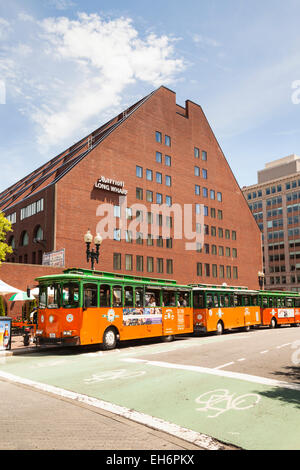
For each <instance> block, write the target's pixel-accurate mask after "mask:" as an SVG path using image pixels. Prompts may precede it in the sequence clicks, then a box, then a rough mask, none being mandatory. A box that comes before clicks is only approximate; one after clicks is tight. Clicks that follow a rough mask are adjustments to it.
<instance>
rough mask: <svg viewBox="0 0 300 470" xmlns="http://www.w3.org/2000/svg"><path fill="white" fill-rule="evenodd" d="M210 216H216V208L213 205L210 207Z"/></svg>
mask: <svg viewBox="0 0 300 470" xmlns="http://www.w3.org/2000/svg"><path fill="white" fill-rule="evenodd" d="M210 216H211V217H212V218H213V219H215V218H216V209H214V207H211V209H210Z"/></svg>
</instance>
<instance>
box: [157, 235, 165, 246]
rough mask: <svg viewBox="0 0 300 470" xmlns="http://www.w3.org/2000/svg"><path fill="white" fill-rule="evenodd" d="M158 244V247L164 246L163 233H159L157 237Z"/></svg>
mask: <svg viewBox="0 0 300 470" xmlns="http://www.w3.org/2000/svg"><path fill="white" fill-rule="evenodd" d="M156 245H157V246H158V247H160V248H162V247H163V245H164V242H163V237H162V236H161V235H159V236H158V237H157V240H156Z"/></svg>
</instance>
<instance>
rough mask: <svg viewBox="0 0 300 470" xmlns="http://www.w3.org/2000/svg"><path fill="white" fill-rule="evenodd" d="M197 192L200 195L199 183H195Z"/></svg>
mask: <svg viewBox="0 0 300 470" xmlns="http://www.w3.org/2000/svg"><path fill="white" fill-rule="evenodd" d="M195 194H196V195H197V196H200V186H199V184H195Z"/></svg>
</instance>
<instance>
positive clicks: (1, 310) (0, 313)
mask: <svg viewBox="0 0 300 470" xmlns="http://www.w3.org/2000/svg"><path fill="white" fill-rule="evenodd" d="M5 313H6V312H5V304H4V300H3V297H2V296H1V295H0V317H5Z"/></svg>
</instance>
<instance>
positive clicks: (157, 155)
mask: <svg viewBox="0 0 300 470" xmlns="http://www.w3.org/2000/svg"><path fill="white" fill-rule="evenodd" d="M155 159H156V162H157V163H162V154H161V153H160V152H156V157H155Z"/></svg>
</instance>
